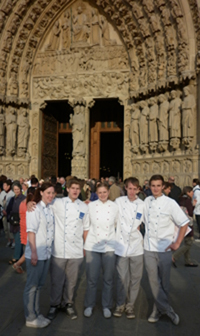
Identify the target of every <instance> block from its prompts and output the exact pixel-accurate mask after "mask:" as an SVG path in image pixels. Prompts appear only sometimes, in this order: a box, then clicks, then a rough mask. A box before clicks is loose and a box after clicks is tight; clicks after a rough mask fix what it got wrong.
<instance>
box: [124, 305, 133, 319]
mask: <svg viewBox="0 0 200 336" xmlns="http://www.w3.org/2000/svg"><path fill="white" fill-rule="evenodd" d="M125 312H126V317H127V318H128V319H134V318H135V312H134V309H133V308H132V307H128V308H126V310H125Z"/></svg>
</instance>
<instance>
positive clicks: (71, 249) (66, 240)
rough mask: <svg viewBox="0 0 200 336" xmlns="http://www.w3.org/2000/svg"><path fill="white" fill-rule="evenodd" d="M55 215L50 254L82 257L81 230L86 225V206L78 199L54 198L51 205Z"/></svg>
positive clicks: (60, 256) (72, 257)
mask: <svg viewBox="0 0 200 336" xmlns="http://www.w3.org/2000/svg"><path fill="white" fill-rule="evenodd" d="M51 207H52V209H53V212H54V216H55V236H54V243H53V250H52V255H53V256H54V257H56V258H64V259H77V258H82V257H83V231H84V230H85V228H86V227H88V207H87V205H86V204H85V203H83V202H82V201H80V200H79V199H77V200H75V201H74V202H72V200H71V199H70V198H69V197H64V198H56V199H55V200H54V202H53V204H52V205H51Z"/></svg>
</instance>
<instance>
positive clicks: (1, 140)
mask: <svg viewBox="0 0 200 336" xmlns="http://www.w3.org/2000/svg"><path fill="white" fill-rule="evenodd" d="M4 149H5V115H4V111H3V108H2V107H0V155H3V154H4V151H5V150H4Z"/></svg>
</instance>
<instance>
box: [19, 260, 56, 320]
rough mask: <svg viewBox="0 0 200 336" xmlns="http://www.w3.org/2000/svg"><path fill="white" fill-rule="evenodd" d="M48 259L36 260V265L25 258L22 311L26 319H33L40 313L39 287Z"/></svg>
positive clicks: (43, 277)
mask: <svg viewBox="0 0 200 336" xmlns="http://www.w3.org/2000/svg"><path fill="white" fill-rule="evenodd" d="M49 265H50V259H47V260H38V262H37V264H36V266H33V265H32V264H31V259H27V258H26V270H27V281H26V286H25V289H24V311H25V318H26V320H27V321H34V320H35V319H36V318H37V317H38V315H40V306H39V301H40V289H41V287H43V286H44V283H45V280H46V277H47V273H48V270H49Z"/></svg>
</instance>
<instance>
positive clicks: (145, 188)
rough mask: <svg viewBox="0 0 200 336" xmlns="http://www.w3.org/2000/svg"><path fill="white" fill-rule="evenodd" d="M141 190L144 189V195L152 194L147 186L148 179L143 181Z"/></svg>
mask: <svg viewBox="0 0 200 336" xmlns="http://www.w3.org/2000/svg"><path fill="white" fill-rule="evenodd" d="M143 191H144V193H145V195H146V197H148V196H151V195H152V192H151V189H150V188H149V181H148V180H145V181H144V186H143Z"/></svg>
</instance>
